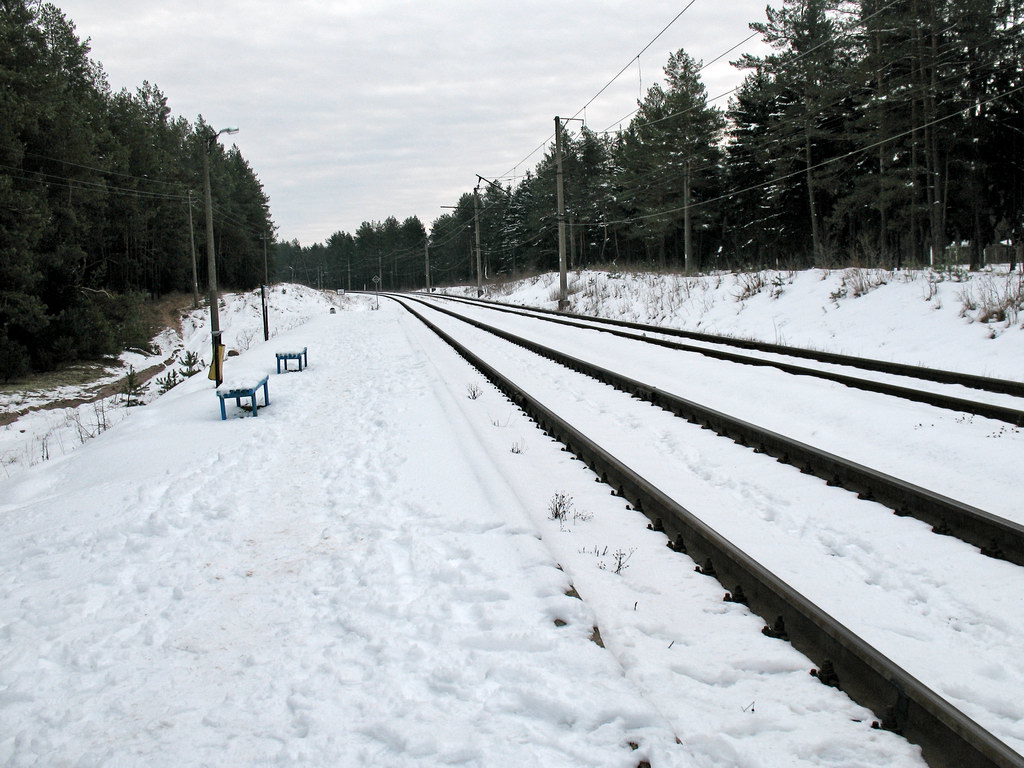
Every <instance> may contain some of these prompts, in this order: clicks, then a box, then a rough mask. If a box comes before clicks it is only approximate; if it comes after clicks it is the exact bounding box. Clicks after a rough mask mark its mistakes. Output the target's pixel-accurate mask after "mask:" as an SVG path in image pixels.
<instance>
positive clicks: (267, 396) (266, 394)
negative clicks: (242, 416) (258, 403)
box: [263, 381, 270, 405]
mask: <svg viewBox="0 0 1024 768" xmlns="http://www.w3.org/2000/svg"><path fill="white" fill-rule="evenodd" d="M263 404H264V405H270V390H268V389H267V382H265V381H264V382H263Z"/></svg>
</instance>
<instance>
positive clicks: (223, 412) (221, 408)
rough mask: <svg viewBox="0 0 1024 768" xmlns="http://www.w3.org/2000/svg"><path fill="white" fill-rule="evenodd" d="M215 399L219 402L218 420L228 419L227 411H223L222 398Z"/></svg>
mask: <svg viewBox="0 0 1024 768" xmlns="http://www.w3.org/2000/svg"><path fill="white" fill-rule="evenodd" d="M217 399H218V400H220V420H221V421H226V420H227V418H228V413H227V411H225V410H224V398H223V397H218V398H217Z"/></svg>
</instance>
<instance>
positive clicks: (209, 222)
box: [203, 126, 238, 387]
mask: <svg viewBox="0 0 1024 768" xmlns="http://www.w3.org/2000/svg"><path fill="white" fill-rule="evenodd" d="M222 133H229V134H233V133H238V129H237V128H235V127H233V126H232V127H231V128H221V129H220V130H219V131H214V130H213V129H212V128H211V129H210V133H209V134H208V135H207V136H206V143H205V145H204V146H203V185H204V188H205V191H206V277H207V282H208V283H209V288H210V331H211V335H212V337H213V369H212V374H213V380H214V381H215V382H216V384H215V385H214V386H217V387H219V386H220V384H221V382H222V381H224V376H223V375H222V373H223V372H222V371H221V362H222V361H221V357H220V350H221V343H220V309H219V307H218V306H217V257H216V255H215V254H214V251H213V199H212V198H211V197H210V150H211V149H213V145H214V144H215V143H216V142H217V137H218V136H220V135H221V134H222Z"/></svg>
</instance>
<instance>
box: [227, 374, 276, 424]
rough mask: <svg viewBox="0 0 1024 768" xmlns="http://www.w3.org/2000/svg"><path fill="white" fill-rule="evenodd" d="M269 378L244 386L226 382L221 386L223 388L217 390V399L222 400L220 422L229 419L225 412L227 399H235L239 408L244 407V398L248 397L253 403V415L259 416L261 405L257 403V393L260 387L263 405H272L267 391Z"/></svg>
mask: <svg viewBox="0 0 1024 768" xmlns="http://www.w3.org/2000/svg"><path fill="white" fill-rule="evenodd" d="M267 378H268V377H267V376H264V377H263V378H262V379H260V380H259V381H253V382H247V383H244V384H235V383H231V382H225V383H224V384H221V387H220V388H218V389H217V397H218V398H219V399H220V420H221V421H224V420H226V419H227V417H228V414H227V411H225V410H224V400H225V399H226V398H229V397H230V398H234V400H235V405H237V406H238V407H239V408H241V407H242V398H243V397H248V398H249V399H250V400H251V401H252V415H253V416H259V415H260V411H259V405H258V403H257V402H256V393H257V392H258V391H259V389H260V387H262V388H263V405H264V406H268V405H270V393H269V392H268V391H267Z"/></svg>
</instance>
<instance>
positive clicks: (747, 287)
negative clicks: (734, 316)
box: [733, 272, 768, 301]
mask: <svg viewBox="0 0 1024 768" xmlns="http://www.w3.org/2000/svg"><path fill="white" fill-rule="evenodd" d="M736 285H737V286H738V287H739V292H738V293H734V294H733V298H734V299H736V301H746V300H747V299H751V298H753V297H754V296H757V294H759V293H760V292H761V291H763V290H764V289H765V288H766V287H767V285H768V284H767V282H766V281H765V279H764V273H763V272H741V273H739V274H738V275H736Z"/></svg>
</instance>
